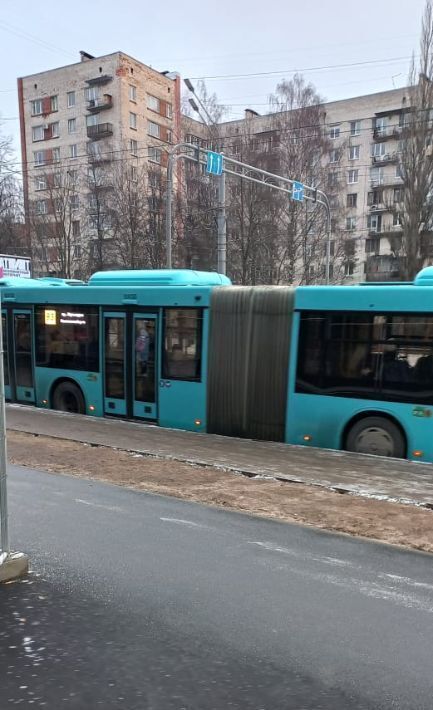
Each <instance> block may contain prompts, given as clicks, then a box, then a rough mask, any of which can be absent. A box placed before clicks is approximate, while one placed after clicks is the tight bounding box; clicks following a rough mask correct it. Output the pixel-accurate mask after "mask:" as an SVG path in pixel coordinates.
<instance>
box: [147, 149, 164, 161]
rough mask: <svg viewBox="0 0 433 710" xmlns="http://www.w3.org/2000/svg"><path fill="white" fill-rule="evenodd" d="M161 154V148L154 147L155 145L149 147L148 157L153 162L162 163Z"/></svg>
mask: <svg viewBox="0 0 433 710" xmlns="http://www.w3.org/2000/svg"><path fill="white" fill-rule="evenodd" d="M161 155H162V151H161V148H154V147H150V148H149V153H148V157H149V160H150V162H151V163H158V164H160V163H161Z"/></svg>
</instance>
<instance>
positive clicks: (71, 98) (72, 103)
mask: <svg viewBox="0 0 433 710" xmlns="http://www.w3.org/2000/svg"><path fill="white" fill-rule="evenodd" d="M66 96H67V99H68V102H67V103H68V108H73V106H75V91H68V93H67V94H66Z"/></svg>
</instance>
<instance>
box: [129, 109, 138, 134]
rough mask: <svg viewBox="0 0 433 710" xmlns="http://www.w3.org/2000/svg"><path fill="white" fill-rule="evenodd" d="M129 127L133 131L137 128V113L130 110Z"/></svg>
mask: <svg viewBox="0 0 433 710" xmlns="http://www.w3.org/2000/svg"><path fill="white" fill-rule="evenodd" d="M129 127H130V128H132V129H134V131H136V130H137V114H136V113H133V112H132V111H130V112H129Z"/></svg>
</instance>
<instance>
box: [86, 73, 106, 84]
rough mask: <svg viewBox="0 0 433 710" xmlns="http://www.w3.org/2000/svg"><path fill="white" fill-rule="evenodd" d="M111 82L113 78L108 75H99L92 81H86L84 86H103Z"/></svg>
mask: <svg viewBox="0 0 433 710" xmlns="http://www.w3.org/2000/svg"><path fill="white" fill-rule="evenodd" d="M112 80H113V77H112V76H110V75H109V74H100V75H99V76H95V77H94V78H93V79H86V84H88V85H89V86H103V85H104V84H108V83H109V82H110V81H112Z"/></svg>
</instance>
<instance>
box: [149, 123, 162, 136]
mask: <svg viewBox="0 0 433 710" xmlns="http://www.w3.org/2000/svg"><path fill="white" fill-rule="evenodd" d="M147 132H148V134H149V136H153V137H154V138H159V136H160V127H159V125H158V123H154V122H153V121H148V122H147Z"/></svg>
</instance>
